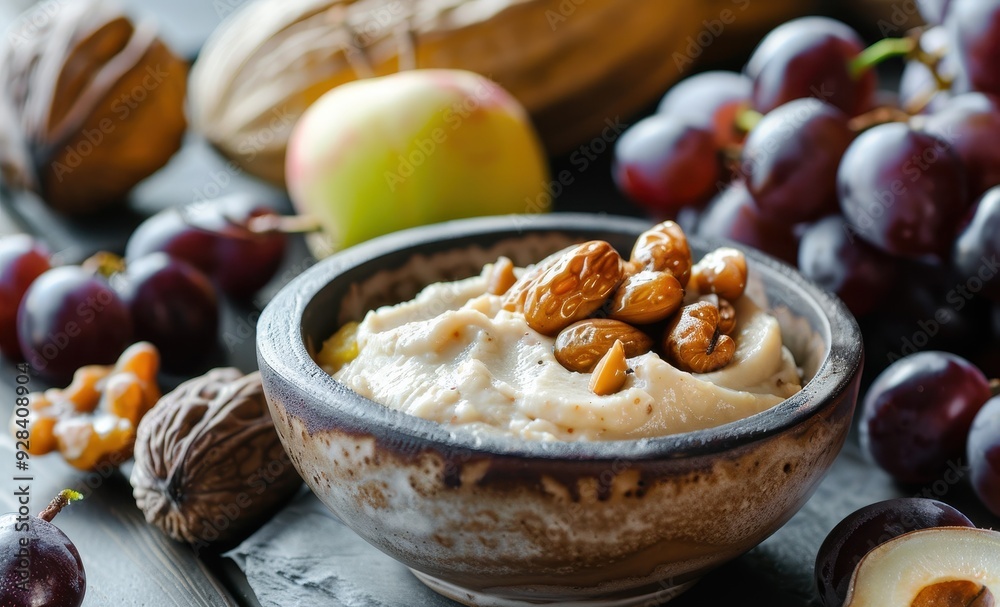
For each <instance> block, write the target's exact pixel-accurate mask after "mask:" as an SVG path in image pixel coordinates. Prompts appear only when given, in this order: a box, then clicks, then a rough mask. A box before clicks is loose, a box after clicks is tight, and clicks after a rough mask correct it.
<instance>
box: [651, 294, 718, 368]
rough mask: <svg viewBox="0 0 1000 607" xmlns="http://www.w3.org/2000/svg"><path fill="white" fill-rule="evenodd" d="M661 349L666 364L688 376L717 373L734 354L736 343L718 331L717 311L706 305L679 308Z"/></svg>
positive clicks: (699, 304)
mask: <svg viewBox="0 0 1000 607" xmlns="http://www.w3.org/2000/svg"><path fill="white" fill-rule="evenodd" d="M663 346H664V350H665V351H666V352H667V356H668V357H669V359H670V362H671V363H673V364H674V365H675V366H676V367H677V368H678V369H680V370H682V371H688V372H690V373H710V372H712V371H718V370H719V369H721V368H723V367H725V366H726V365H728V364H729V363H730V361H732V360H733V355H735V354H736V342H735V341H733V338H732V337H729V336H728V335H725V334H723V333H721V332H720V331H719V309H718V308H716V307H715V306H714V305H712V304H711V303H709V302H707V301H699V302H696V303H693V304H691V305H689V306H684V307H683V308H681V311H680V312H679V313H678V314H677V316H676V317H675V318H674V320H673V321H672V322H671V323H670V326H669V327H668V328H667V333H666V336H665V338H664V344H663Z"/></svg>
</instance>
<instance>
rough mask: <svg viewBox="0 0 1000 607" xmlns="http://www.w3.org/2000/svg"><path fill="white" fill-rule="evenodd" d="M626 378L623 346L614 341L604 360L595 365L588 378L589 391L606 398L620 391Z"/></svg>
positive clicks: (626, 371) (626, 369) (626, 370)
mask: <svg viewBox="0 0 1000 607" xmlns="http://www.w3.org/2000/svg"><path fill="white" fill-rule="evenodd" d="M627 377H628V361H627V360H625V346H623V345H622V342H621V341H615V343H614V345H612V346H611V349H610V350H608V353H607V354H605V355H604V358H602V359H601V361H600V362H598V363H597V366H596V367H595V368H594V374H593V375H591V376H590V391H591V392H593V393H594V394H596V395H598V396H608V395H609V394H614V393H615V392H617V391H619V390H621V389H622V386H624V385H625V379H626V378H627Z"/></svg>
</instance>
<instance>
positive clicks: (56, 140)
mask: <svg viewBox="0 0 1000 607" xmlns="http://www.w3.org/2000/svg"><path fill="white" fill-rule="evenodd" d="M114 5H115V3H113V2H106V1H104V0H74V1H73V2H68V3H65V5H64V6H60V7H59V10H57V11H53V12H52V14H51V15H47V16H46V18H45V19H42V20H39V23H38V28H37V30H35V31H33V32H32V35H31V36H30V37H20V36H8V37H6V38H5V41H6V44H4V45H3V48H0V84H2V86H0V90H2V91H3V93H4V94H5V95H6V99H5V103H6V107H7V112H6V113H7V114H8V115H9V116H8V122H7V123H5V124H3V125H2V128H3V129H7V130H16V131H17V133H16V134H15V135H14V136H12V137H11V138H10V139H9V140H8V142H7V145H4V146H2V147H3V148H4V149H2V150H0V167H2V169H3V173H4V175H5V177H6V178H7V179H8V180H9V181H10V183H12V184H14V185H16V186H19V187H26V188H30V189H33V190H35V191H37V192H38V193H39V194H41V196H42V198H43V200H44V201H45V202H46V203H48V204H49V205H50V206H51V207H52V208H53V209H55V210H56V211H59V212H61V213H66V214H72V215H80V214H86V213H92V212H96V211H99V210H101V209H103V208H105V207H108V206H109V205H112V204H116V203H119V202H122V201H124V199H125V195H126V194H127V193H128V192H129V190H131V189H132V187H133V186H135V185H136V184H137V183H139V182H140V181H142V180H143V179H145V178H146V177H148V176H149V175H151V174H153V173H154V172H156V171H157V170H158V169H159V168H160V167H162V166H163V165H165V164H166V163H167V161H168V160H169V159H170V157H171V156H173V154H174V152H176V151H177V150H178V149H180V146H181V142H182V140H183V137H184V132H185V130H186V126H187V123H186V120H185V117H184V101H185V93H186V89H187V72H188V68H187V64H186V63H185V62H184V61H182V60H181V59H180V58H178V57H177V56H175V55H174V54H173V53H172V52H171V51H170V49H168V48H167V47H166V46H165V45H164V44H163V42H162V41H161V40H160V39H159V38H157V36H156V32H155V28H154V27H152V25H151V24H150V23H140V24H133V23H132V21H131V20H130V19H129V18H128V17H127V16H126V15H125V14H124V13H122V12H121V10H120V9H118V8H116V7H115V6H114ZM32 23H35V21H34V20H32ZM0 105H4V103H3V102H0Z"/></svg>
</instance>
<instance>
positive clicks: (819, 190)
mask: <svg viewBox="0 0 1000 607" xmlns="http://www.w3.org/2000/svg"><path fill="white" fill-rule="evenodd" d="M847 122H848V118H847V115H846V114H844V113H843V112H841V111H840V110H838V109H837V108H835V107H833V106H832V105H830V104H828V103H823V102H822V101H819V100H817V99H796V100H794V101H789V102H788V103H786V104H785V105H782V106H781V107H779V108H777V109H775V110H774V111H772V112H770V113H769V114H768V115H767V116H765V117H764V118H763V120H761V121H760V123H759V124H758V125H757V126H756V127H754V129H753V130H752V131H750V135H749V137H747V141H746V145H745V146H744V148H743V162H742V165H741V166H742V172H743V174H744V176H745V178H746V181H747V187H748V188H749V190H750V193H751V194H752V195H753V198H754V201H756V203H757V206H758V207H759V208H760V214H761V216H762V217H764V218H765V219H769V220H771V221H781V222H785V223H799V222H803V221H811V220H815V219H818V218H820V217H823V216H824V215H829V214H831V213H836V212H837V210H838V206H837V167H838V166H839V165H840V159H841V157H842V156H843V155H844V151H845V150H847V146H848V145H850V143H851V140H852V139H854V133H853V131H851V128H850V127H849V126H848V124H847Z"/></svg>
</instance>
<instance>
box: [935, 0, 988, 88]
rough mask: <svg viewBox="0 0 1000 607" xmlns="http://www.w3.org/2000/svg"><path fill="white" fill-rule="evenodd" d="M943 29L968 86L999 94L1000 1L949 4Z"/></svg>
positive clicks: (959, 0)
mask: <svg viewBox="0 0 1000 607" xmlns="http://www.w3.org/2000/svg"><path fill="white" fill-rule="evenodd" d="M945 25H946V26H947V28H948V33H949V34H950V47H951V49H952V51H953V52H954V53H955V56H956V57H957V59H958V63H959V65H960V67H961V70H962V72H963V73H964V75H965V77H966V79H967V80H968V85H969V86H970V87H971V88H972V90H976V91H982V92H984V93H998V94H1000V71H998V70H997V69H996V60H997V57H1000V0H952V1H951V3H950V6H949V9H948V18H947V20H946V22H945Z"/></svg>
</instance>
